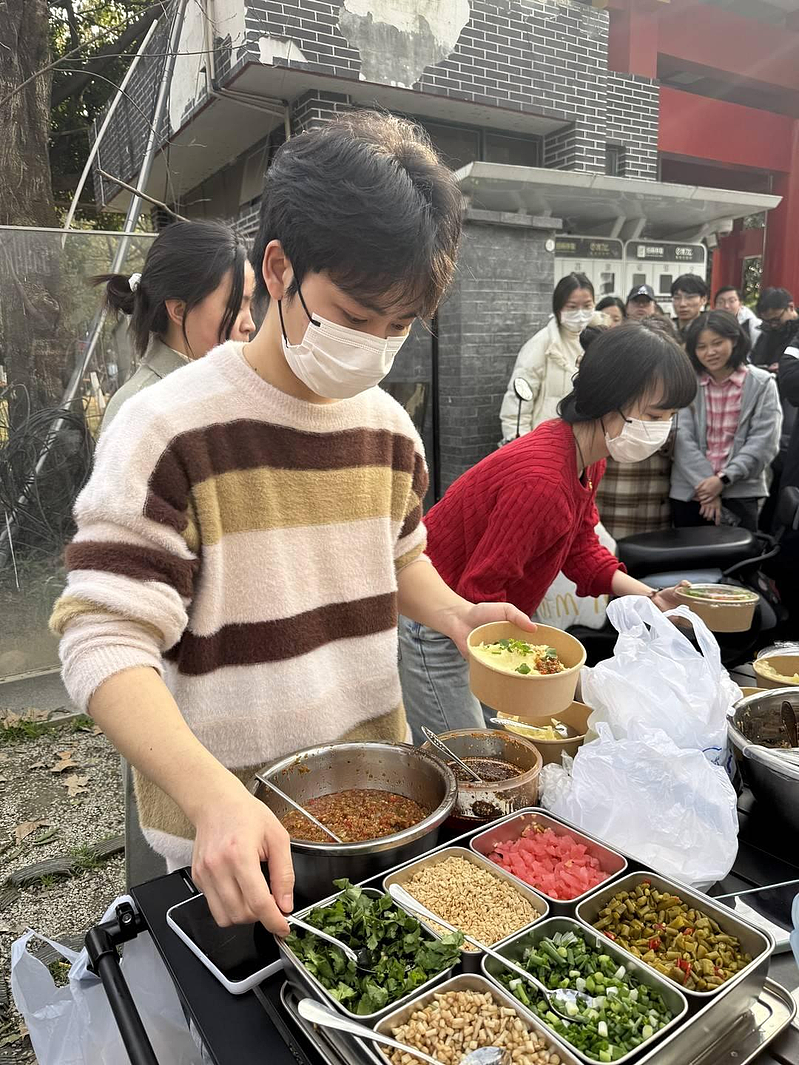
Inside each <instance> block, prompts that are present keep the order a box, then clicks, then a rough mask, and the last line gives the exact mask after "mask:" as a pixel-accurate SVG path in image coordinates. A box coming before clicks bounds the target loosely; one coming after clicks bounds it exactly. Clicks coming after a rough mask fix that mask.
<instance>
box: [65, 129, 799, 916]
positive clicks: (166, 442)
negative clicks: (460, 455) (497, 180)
mask: <svg viewBox="0 0 799 1065" xmlns="http://www.w3.org/2000/svg"><path fill="white" fill-rule="evenodd" d="M461 210H462V202H461V194H460V190H459V188H458V185H457V182H456V181H455V178H454V175H453V174H452V173H451V171H450V170H449V169H448V168H447V167H446V166H445V165H444V164H443V163H442V162H441V160H440V159H439V157H438V156H437V154H436V152H435V151H434V149H433V148H432V147H431V145H430V143H429V140H428V139H427V137H426V135H425V134H424V133H423V132H422V131H421V130H419V129H418V128H417V127H416V126H414V125H413V124H412V123H409V122H407V121H405V120H402V119H399V118H397V117H394V116H391V115H388V114H373V113H361V114H350V115H347V116H345V117H344V118H342V119H340V120H339V121H336V122H334V123H331V124H330V125H328V126H326V127H324V128H322V129H318V130H314V131H313V132H310V133H305V134H302V135H301V136H297V137H293V138H291V139H290V140H288V141H287V142H286V143H285V144H284V145H283V146H282V147H281V148H280V149H279V151H278V152H277V153H276V154H275V157H274V159H273V161H272V164H271V166H270V168H269V170H268V172H267V176H266V181H265V187H264V195H263V207H262V213H261V220H260V227H259V231H258V234H257V237H256V239H255V243H254V247H253V248H252V249H251V251H250V255H249V265H248V263H247V262H246V256H245V252H244V249H243V246H242V245H241V243H240V242H239V241H238V240H237V239H236V238H235V236H233V234H231V233H230V232H229V231H226V230H225V229H224V227H221V226H219V225H218V224H215V223H180V224H176V225H174V226H170V227H168V228H167V229H166V230H164V231H163V232H162V233H161V234H160V235H159V236H158V238H157V239H156V240H155V241H154V243H153V245H152V247H151V249H150V251H149V253H148V256H147V259H146V262H145V264H144V267H143V269H142V271H141V274H135V275H133V276H131V277H127V276H121V275H114V276H112V277H106V278H103V279H102V280H103V282H104V284H105V286H106V294H107V295H106V298H107V300H108V303H109V305H110V306H111V307H112V309H114V310H117V311H119V312H121V313H124V314H126V315H128V316H129V317H130V324H131V329H132V333H133V336H134V339H135V344H136V346H137V349H138V350H139V352H140V354H141V356H142V362H141V366H140V368H139V370H138V371H137V373H136V375H135V376H134V378H133V379H132V380H131V382H130V383H129V384H128V385H127V386H125V389H124V390H123V392H121V393H119V394H118V395H117V396H115V397H114V399H113V400H112V404H111V406H110V409H109V411H108V412H107V415H106V422H105V424H104V425H103V429H102V432H101V435H100V439H99V444H98V448H97V452H96V457H95V465H94V470H93V473H92V476H91V478H90V480H89V482H88V484H87V486H86V487H85V489H84V490H83V492H82V493H81V495H80V497H79V499H78V501H77V503H76V508H75V516H76V522H77V533H76V536H75V538H74V541H73V543H72V544H71V545H70V546H69V548H68V549H67V553H66V562H67V568H68V581H67V586H66V588H65V590H64V593H63V595H62V596H61V598H60V599H59V600H58V602H57V603H56V605H55V608H54V611H53V616H52V619H51V626H52V628H53V630H54V631H55V632H56V633H58V634H59V635H60V637H61V644H60V651H61V658H62V663H63V677H64V681H65V684H66V686H67V689H68V691H69V694H70V696H71V698H72V700H73V702H74V703H75V705H77V706H78V707H79V708H81V709H83V710H87V711H88V712H89V713H91V715H92V716H93V718H94V719H95V720H96V721H97V722H98V724H99V725H100V726H101V728H102V729H103V730H104V731H105V732H106V734H107V735H108V736H109V737H110V739H111V740H112V742H113V743H114V744H115V746H116V747H117V748H118V750H119V751H120V753H121V754H122V755H123V756H124V757H125V758H126V759H127V760H128V761H129V762H130V763H131V765H132V766H133V767H134V772H135V783H136V795H137V802H138V808H139V813H140V818H141V823H142V827H143V830H144V832H145V835H146V838H147V840H148V841H149V843H150V844H151V846H152V847H153V848H154V850H156V851H157V852H158V853H160V854H161V855H163V856H164V857H165V858H166V859H167V862H168V866H169V867H170V868H178V867H180V866H183V865H187V864H191V867H192V875H193V877H194V880H195V882H196V883H197V884H198V885H199V887H200V888H201V889H202V890H203V891H204V892H205V893H206V896H207V899H208V903H209V906H210V908H211V911H212V913H213V915H214V917H215V918H216V919H217V921H218V922H219V923H220V924H222V925H224V924H229V923H235V922H248V921H254V920H260V921H262V922H263V923H264V924H265V925H266V926H267V927H268V928H270V929H272V930H273V931H276V932H278V933H281V934H283V933H285V932H287V930H288V929H287V924H286V921H285V917H284V915H285V914H286V913H288V912H290V910H291V909H292V885H293V872H292V864H291V855H290V848H289V839H288V836H287V834H286V831H285V830H284V829H283V827H282V826H281V825H280V823H279V822H278V821H277V819H276V818H275V817H274V815H273V814H272V813H271V812H270V811H269V809H268V808H267V807H266V806H265V805H263V804H262V803H260V802H258V801H257V800H256V799H255V798H254V797H253V795H252V793H251V790H250V788H251V786H252V784H253V781H254V775H255V773H256V772H257V770H258V769H259V768H260V767H262V766H263V765H264V764H266V763H268V762H269V761H271V760H273V759H275V758H279V757H282V756H284V755H287V754H291V753H293V752H295V751H297V750H300V749H303V748H306V747H308V746H310V745H314V744H319V743H326V742H336V741H342V740H346V739H352V740H378V739H382V740H388V741H395V742H396V741H403V740H406V739H407V738H408V736H409V731H408V725H409V724H410V726H411V732H412V735H413V736H414V738H416V739H418V738H419V730H420V727H421V725H422V724H424V723H427V724H429V725H431V726H432V727H434V728H437V729H441V728H448V727H453V725H454V724H461V723H462V724H467V725H470V726H471V725H473V724H475V725H476V724H480V723H481V722H482V719H481V717H480V707H479V704H477V702H476V700H475V699H474V698H473V696H471V694H470V692H469V687H468V677H467V670H466V666H465V662H464V654H465V644H466V639H467V636H468V634H469V632H470V631H471V630H473V629H474V628H475V627H476V626H478V625H480V624H484V623H487V622H490V621H496V620H509V621H512V622H514V623H515V624H517V625H518V626H519V627H520V628H521V629H522V630H524V631H529V632H531V631H533V628H534V626H533V623H532V621H531V615H533V614H534V613H535V611H536V609H537V607H538V605H539V604H540V602H541V600H542V597H543V596H544V594H545V593H546V590H547V588H548V587H549V585H550V584H551V583H552V581H553V580H554V579H555V578H556V577H557V575H558V574H559V573H560V572H561V571H562V572H564V573H565V574H566V575H567V576H569V577H570V578H571V579H573V580H574V582H575V583H576V585H577V587H578V590H579V591H580V592H581V593H582V594H587V595H604V594H613V595H641V596H647V597H649V598H650V599H651V600H652V601H653V602H654V604H655V605H656V606H657V607H659V608H661V609H667V608H668V607H670V606H672V605H673V604H674V603H675V601H676V600H675V590H674V589H665V590H663V589H661V590H658V589H654V588H650V587H647V586H646V585H645V584H643V583H641V582H640V581H637V580H634V579H633V578H632V577H630V576H629V575H628V574H627V573H626V572H625V570H624V567H623V566H622V565H621V564H620V563H619V560H618V559H617V558H616V556H615V555H614V554H613V553H612V552H611V551H609V550H608V549H607V548H606V547H604V546H603V545H602V543H601V541H600V538H599V536H598V534H597V525H598V522H599V515H598V513H597V507H596V501H597V499H598V500H599V504H600V510H601V511H602V516H603V518H604V519H605V521H606V522H607V523H608V525H609V527H610V528H611V531H612V532H614V533H615V535H622V534H626V532H631V531H632V532H634V531H640V530H642V529H644V528H652V527H656V528H659V527H662V526H663V525H664V524H667V523H668V522H670V521H672V520H674V521H675V522H677V523H679V524H683V523H692V522H699V521H701V522H711V523H718V522H724V521H740V522H741V523H743V524H746V525H747V526H750V525H752V524H753V523H754V522H756V521H757V520H758V510H759V508H760V506H761V503H762V500H763V498H764V496H765V495H766V493H767V491H768V477H769V469H770V467H771V464H772V462H773V460H774V459H775V456H776V455H777V449H778V447H779V439H780V423H781V413H780V405H779V401H778V396H777V386H776V385H775V373H777V372H778V377H779V380H780V381H782V380H783V379H784V380H785V381H786V387H785V390H784V393H783V398H784V400H785V401H786V402H791V403H793V402H796V401H797V399H799V397H797V396H796V395H795V393H794V391H792V390H793V389H794V388H795V386H796V384H799V374H797V373H794V372H793V371H794V370H795V367H796V366H799V348H796V349H793V348H792V347H791V345H790V344H789V343H788V341H789V340H790V337H789V335H788V334H789V333H791V332H792V330H793V329H794V328H795V327H796V324H797V323H796V321H795V319H796V317H797V315H796V311H795V309H794V306H793V301H792V300H791V298H790V296H789V295H788V294H787V293H782V290H773V289H772V290H767V291H765V292H764V293H763V294H762V297H761V301H760V303H759V305H758V314H759V319H760V321H759V322H756V321H753V319H752V318H751V317H749V314H748V313H745V312H746V309H745V308H743V307H741V306H740V299H739V297H738V296H737V293H735V292H734V290H729V289H725V290H722V291H721V292H720V293H719V294H718V297H717V298H718V299H719V300H723V301H724V302H723V303H722V304H720V309H718V310H714V311H712V312H709V313H706V312H705V305H706V303H707V297H708V293H707V288H706V285H705V282H704V281H703V280H702V279H701V278H700V277H698V276H694V275H685V276H683V277H681V278H678V279H677V280H676V281H675V283H674V287H673V290H672V299H673V306H674V311H675V318H674V320H673V322H672V321H670V320H669V319H668V318H667V317H666V316H665V315H664V314H663V312H662V311H661V310H660V308H659V307H658V305H657V301H656V298H655V293H654V292H653V291H652V289H651V288H649V287H648V286H646V285H641V286H638V287H636V288H635V289H633V291H632V292H630V293H629V294H628V297H627V299H626V301H622V300H620V299H618V298H615V297H612V298H606V299H603V300H601V301H600V303H599V304H598V305H597V306H595V303H594V291H593V288H592V286H591V283H590V281H589V280H588V278H586V277H585V276H584V275H582V274H570V275H569V276H568V277H566V278H563V279H562V280H560V281H559V282H558V284H557V285H556V287H555V291H554V294H553V306H552V312H553V313H552V317H551V319H550V320H549V322H548V323H547V324H546V325H545V326H544V327H543V328H542V329H541V330H540V332H538V333H537V334H536V335H535V336H534V337H532V338H531V339H530V340H529V341H528V342H527V343H526V344H525V345H524V347H523V348H522V350H521V352H520V353H519V357H518V360H517V365H516V367H515V368H514V372H513V380H516V379H517V378H524V381H525V382H526V389H525V393H524V394H525V395H527V396H529V398H527V399H519V398H518V393H517V391H515V390H514V389H513V388H510V389H509V391H508V395H507V396H506V397H505V400H504V401H503V403H502V410H501V413H500V419H501V425H502V434H503V445H502V446H501V447H499V448H497V449H496V450H495V451H494V452H492V453H491V454H490V455H488V456H487V457H486V458H485V459H484V460H483V461H482V462H480V463H478V465H477V466H475V467H474V468H473V469H471V470H469V471H467V472H466V473H465V474H464V475H463V476H462V477H461V478H460V479H459V480H457V481H456V482H455V483H454V484H453V485H452V486H451V487H450V489H449V490H448V491H447V493H446V494H445V495H444V497H443V499H442V500H441V501H440V502H439V503H437V504H436V505H435V506H434V507H433V508H432V509H431V510H430V511H429V513H427V514H426V515H425V516H424V518H423V514H422V508H423V502H424V499H425V496H426V493H427V487H428V475H427V466H426V462H425V455H424V448H423V444H422V441H421V439H420V438H419V435H418V433H417V432H416V430H415V429H414V426H413V423H412V422H411V419H410V418H409V416H408V415H407V413H406V412H405V410H404V409H403V408H402V407H401V406H400V405H399V404H398V403H396V402H395V401H394V400H393V399H392V398H391V397H390V396H389V395H388V394H387V392H386V391H384V390H383V389H380V388H378V387H376V386H378V384H379V383H380V382H381V381H382V380H383V378H384V377H385V376H386V375H387V373H388V372H389V370H390V369H391V366H392V364H393V362H394V359H395V358H396V356H397V354H398V352H399V351H400V349H401V347H402V344H403V342H404V341H405V339H406V338H407V336H408V333H409V330H410V328H411V325H412V324H413V322H414V321H415V320H416V319H419V318H421V319H425V318H428V317H429V316H430V315H431V314H432V313H433V311H434V310H435V308H436V307H437V305H438V304H439V302H440V301H441V299H442V297H443V296H444V294H445V292H446V290H447V288H448V286H449V284H450V283H451V281H452V278H453V276H454V272H455V269H456V263H457V255H458V246H459V239H460V229H461ZM733 297H735V298H737V303H736V302H735V300H734V298H733ZM253 300H255V301H258V302H259V303H260V304H263V305H265V306H266V311H265V315H264V317H263V321H262V322H261V324H260V327H259V328H258V330H257V331H256V329H255V323H254V320H253V318H252V317H251V315H250V305H251V303H252V302H253ZM758 331H759V335H758V336H757V340H756V343H755V347H754V350H751V344H752V340H753V339H754V336H755V333H756V332H758ZM209 349H212V350H209ZM785 351H787V352H788V354H784V352H785ZM786 360H788V363H786ZM788 382H790V383H789V384H788ZM792 397H793V398H792ZM519 403H521V404H522V406H521V409H520V408H519V406H518V405H519ZM797 443H799V441H797ZM789 457H790V452H789V454H788V457H786V460H785V461H784V463H783V477H784V476H790V474H789V470H790V469H792V468H794V467H795V466H796V465H797V463H795V462H794V467H792V466H791V463H790V461H789ZM794 457H795V456H794ZM606 465H607V467H608V472H607V473H606V474H605V481H604V484H605V488H604V489H602V478H603V473H605V467H606ZM772 476H773V475H772ZM600 489H602V490H601V491H600ZM648 496H651V506H650V503H649V502H643V503H642V501H645V500H646V499H647V498H648ZM642 506H643V509H642ZM622 530H625V531H626V532H625V533H623V532H622ZM398 662H399V668H398ZM262 862H267V863H268V867H269V882H268V883H267V881H266V879H265V878H264V876H263V875H262V870H261V863H262Z"/></svg>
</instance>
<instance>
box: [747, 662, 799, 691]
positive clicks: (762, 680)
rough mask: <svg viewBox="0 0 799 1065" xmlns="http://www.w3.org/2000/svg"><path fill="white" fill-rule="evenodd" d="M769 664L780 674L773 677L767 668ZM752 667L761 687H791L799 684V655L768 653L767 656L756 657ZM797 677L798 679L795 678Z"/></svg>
mask: <svg viewBox="0 0 799 1065" xmlns="http://www.w3.org/2000/svg"><path fill="white" fill-rule="evenodd" d="M769 666H770V667H771V668H772V669H774V670H775V671H776V672H777V673H778V674H779V676H777V677H771V676H769V675H768V673H767V672H765V670H767V669H768V668H769ZM752 668H753V669H754V671H755V673H756V675H757V683H758V684H759V685H760V687H761V688H791V687H797V686H799V676H797V674H799V655H768V656H767V657H765V658H756V659H755V661H754V662H753V663H752ZM794 678H796V679H794Z"/></svg>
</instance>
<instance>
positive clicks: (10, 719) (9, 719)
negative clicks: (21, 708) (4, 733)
mask: <svg viewBox="0 0 799 1065" xmlns="http://www.w3.org/2000/svg"><path fill="white" fill-rule="evenodd" d="M21 720H22V717H21V716H20V715H19V714H15V713H14V711H13V710H9V712H8V713H7V714H6V715H5V717H4V718H3V728H13V727H14V726H15V725H18V724H19V723H20V721H21Z"/></svg>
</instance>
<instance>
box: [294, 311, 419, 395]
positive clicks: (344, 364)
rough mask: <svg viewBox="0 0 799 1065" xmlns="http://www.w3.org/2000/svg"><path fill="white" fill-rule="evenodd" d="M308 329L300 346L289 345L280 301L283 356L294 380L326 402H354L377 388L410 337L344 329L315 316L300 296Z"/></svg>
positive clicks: (343, 326)
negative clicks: (378, 334) (353, 400)
mask: <svg viewBox="0 0 799 1065" xmlns="http://www.w3.org/2000/svg"><path fill="white" fill-rule="evenodd" d="M298 294H299V297H300V302H301V303H302V306H303V309H304V310H305V313H306V314H307V315H308V318H309V321H308V327H307V329H306V330H305V336H304V337H303V338H302V340H301V341H300V343H299V344H290V343H289V341H288V337H287V336H286V327H285V326H284V324H283V308H282V305H281V301H280V300H278V304H277V306H278V311H279V313H280V328H281V330H282V332H283V352H284V354H285V356H286V362H287V363H288V364H289V367H290V369H291V372H292V373H293V374H294V376H295V377H297V378H299V380H300V381H302V383H303V384H304V385H305V386H306V388H310V390H311V391H312V392H315V393H316V395H317V396H322V397H323V398H324V399H351V398H352V397H353V396H357V395H358V394H359V393H360V392H365V391H366V390H367V389H369V388H374V386H375V385H377V384H379V383H380V382H381V381H382V380H383V378H384V377H385V376H386V374H387V373H388V371H389V370H390V369H391V366H392V364H393V362H394V359H395V358H396V356H397V352H398V351H399V349H400V348H401V347H402V345H403V344H404V343H405V341H406V340H407V339H408V334H407V333H405V334H404V335H403V336H398V337H389V338H388V339H387V340H381V339H380V338H379V337H375V336H371V335H370V334H369V333H361V332H360V331H359V330H357V329H350V328H349V327H348V326H345V325H337V324H336V323H335V322H329V321H328V320H327V319H326V318H322V317H321V316H320V315H318V314H315V315H312V314H311V313H310V312H309V310H308V308H307V307H306V306H305V300H304V299H303V298H302V293H301V292H300V293H298Z"/></svg>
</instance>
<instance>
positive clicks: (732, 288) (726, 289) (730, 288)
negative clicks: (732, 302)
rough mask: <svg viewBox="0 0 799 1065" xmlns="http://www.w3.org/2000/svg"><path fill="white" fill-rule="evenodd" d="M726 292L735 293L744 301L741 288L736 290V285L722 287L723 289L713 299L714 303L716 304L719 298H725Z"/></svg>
mask: <svg viewBox="0 0 799 1065" xmlns="http://www.w3.org/2000/svg"><path fill="white" fill-rule="evenodd" d="M725 292H734V293H735V295H736V296H737V297H738V299H739V300H740V299H742V297H741V290H740V289H739V288H736V286H735V285H722V286H721V288H720V289H718V290H717V292H716V295H715V296H714V297H713V302H714V303H715V302H716V300H717V299H718V298H719V296H723V295H724V293H725Z"/></svg>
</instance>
